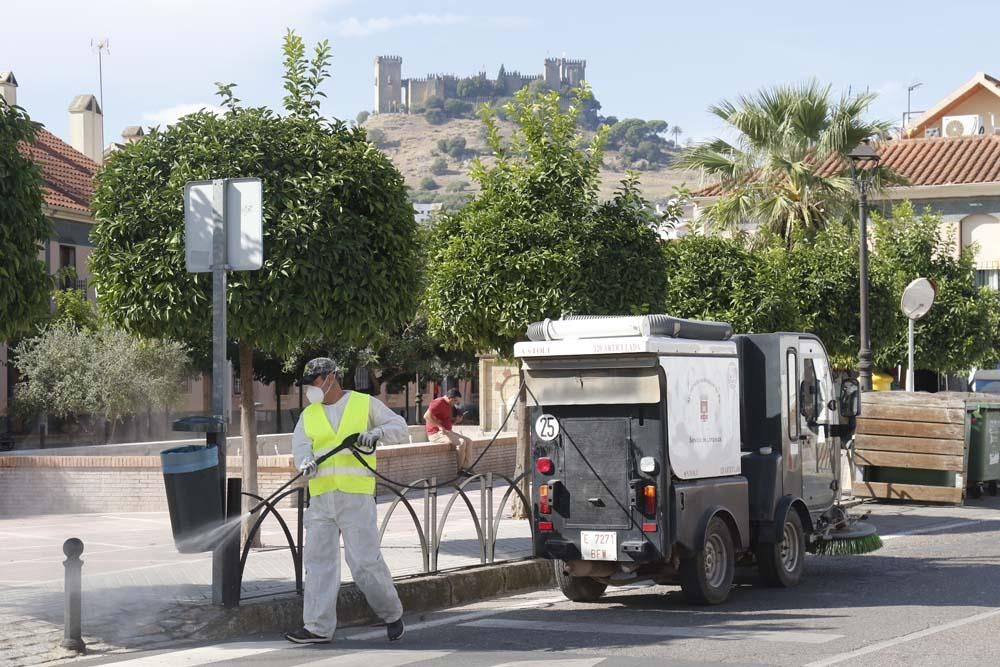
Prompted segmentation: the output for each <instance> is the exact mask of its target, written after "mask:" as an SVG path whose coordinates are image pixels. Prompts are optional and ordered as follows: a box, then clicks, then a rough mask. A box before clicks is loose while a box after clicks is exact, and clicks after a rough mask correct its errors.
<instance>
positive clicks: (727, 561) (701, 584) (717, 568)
mask: <svg viewBox="0 0 1000 667" xmlns="http://www.w3.org/2000/svg"><path fill="white" fill-rule="evenodd" d="M735 574H736V549H735V548H734V547H733V536H732V533H730V532H729V526H728V525H727V524H726V522H725V521H723V520H722V519H721V518H720V517H718V516H715V517H712V520H711V521H709V523H708V531H707V533H706V535H705V546H704V547H703V548H702V549H701V551H699V552H698V553H697V554H695V555H694V556H693V557H691V558H683V559H681V564H680V570H679V571H678V578H679V579H680V584H681V590H682V591H684V597H686V598H687V600H688V602H690V603H691V604H719V603H720V602H725V600H726V598H727V597H729V589H731V588H732V587H733V576H734V575H735Z"/></svg>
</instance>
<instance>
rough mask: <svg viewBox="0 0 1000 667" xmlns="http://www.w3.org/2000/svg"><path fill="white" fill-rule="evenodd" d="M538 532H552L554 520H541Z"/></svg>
mask: <svg viewBox="0 0 1000 667" xmlns="http://www.w3.org/2000/svg"><path fill="white" fill-rule="evenodd" d="M538 532H540V533H551V532H552V522H551V521H539V522H538Z"/></svg>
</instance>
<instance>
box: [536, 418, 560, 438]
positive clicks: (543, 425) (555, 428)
mask: <svg viewBox="0 0 1000 667" xmlns="http://www.w3.org/2000/svg"><path fill="white" fill-rule="evenodd" d="M535 433H536V434H537V435H538V439H539V440H544V441H545V442H552V441H553V440H555V439H556V438H557V437H559V420H558V419H556V418H555V417H553V416H552V415H550V414H544V415H542V416H541V417H539V418H538V419H536V420H535Z"/></svg>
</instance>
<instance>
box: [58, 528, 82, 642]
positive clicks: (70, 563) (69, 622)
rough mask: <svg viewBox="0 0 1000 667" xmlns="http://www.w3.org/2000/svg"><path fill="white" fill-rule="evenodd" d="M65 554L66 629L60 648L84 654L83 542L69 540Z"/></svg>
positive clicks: (66, 543)
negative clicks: (81, 617) (82, 613)
mask: <svg viewBox="0 0 1000 667" xmlns="http://www.w3.org/2000/svg"><path fill="white" fill-rule="evenodd" d="M63 553H64V554H66V560H64V561H63V565H64V566H65V567H66V606H65V607H64V611H63V620H64V623H65V625H66V628H65V632H64V633H63V640H62V642H61V643H60V646H62V647H63V648H67V649H70V650H71V651H76V652H77V653H83V652H84V650H85V648H86V647H85V644H84V643H83V639H82V638H81V637H80V597H81V590H82V588H83V577H82V576H81V575H82V572H83V561H82V560H80V554H82V553H83V542H82V541H81V540H79V539H78V538H76V537H71V538H69V539H68V540H66V541H65V542H63Z"/></svg>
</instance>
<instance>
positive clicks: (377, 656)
mask: <svg viewBox="0 0 1000 667" xmlns="http://www.w3.org/2000/svg"><path fill="white" fill-rule="evenodd" d="M452 653H453V651H420V650H410V651H358V652H352V653H345V654H343V655H332V656H330V657H327V658H322V659H321V660H314V661H313V662H304V663H302V664H298V665H296V666H295V667H376V666H377V667H404V665H412V664H413V663H415V662H422V661H424V660H439V659H441V658H444V657H446V656H449V655H451V654H452Z"/></svg>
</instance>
